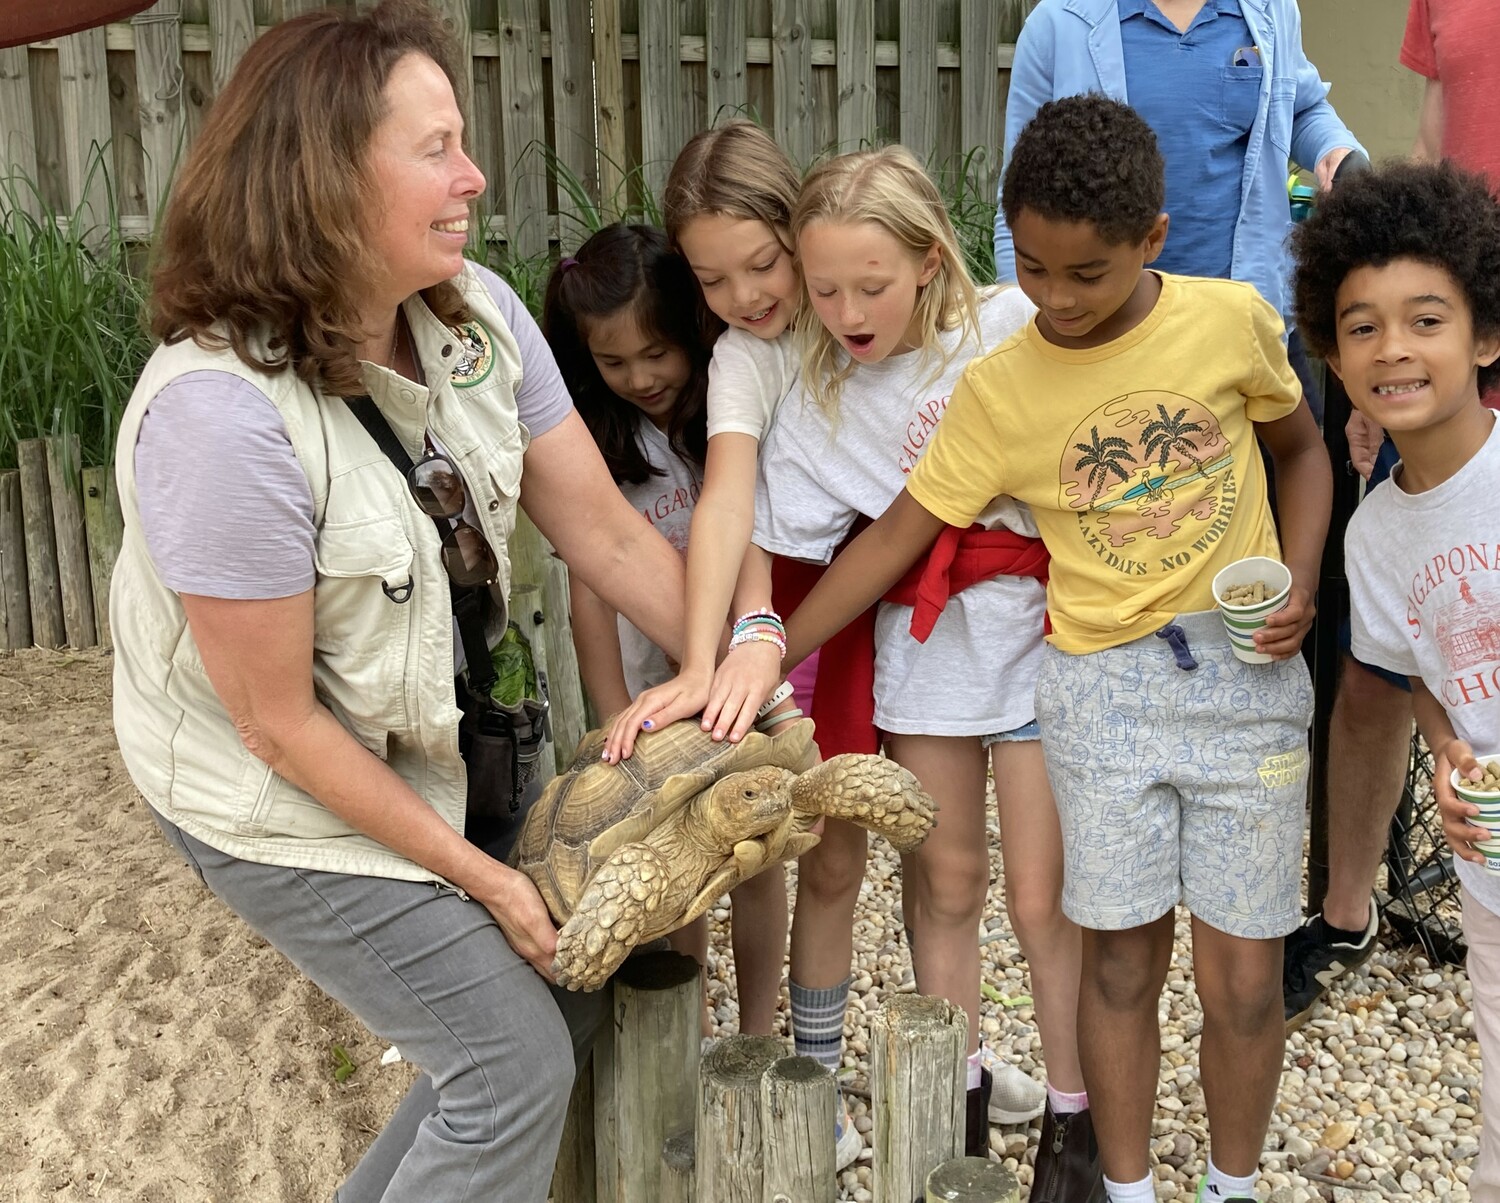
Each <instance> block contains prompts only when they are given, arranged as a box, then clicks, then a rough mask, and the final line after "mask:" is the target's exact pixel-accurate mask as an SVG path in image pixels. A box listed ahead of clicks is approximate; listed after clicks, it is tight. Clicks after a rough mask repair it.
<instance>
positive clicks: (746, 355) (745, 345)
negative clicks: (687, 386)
mask: <svg viewBox="0 0 1500 1203" xmlns="http://www.w3.org/2000/svg"><path fill="white" fill-rule="evenodd" d="M797 369H798V364H797V355H796V352H795V351H794V350H793V349H792V335H791V332H790V331H786V332H784V333H782V334H780V335H778V336H777V337H776V338H756V337H755V335H753V334H751V333H750V332H749V331H748V330H741V329H739V328H737V327H734V326H731V327H730V328H729V329H728V330H726V331H724V333H723V334H721V335H719V339H718V341H717V342H716V343H714V355H713V358H712V359H711V360H710V361H709V364H708V437H709V438H713V437H714V435H716V434H748V435H749V436H750V437H751V438H753V439H756V440H757V441H759V440H762V439H764V438H765V437H766V431H767V430H768V429H770V426H771V419H772V418H773V417H775V415H776V409H777V407H778V406H779V405H780V404H781V402H782V400H783V399H784V398H785V397H786V395H787V394H788V393H789V392H791V391H792V385H793V384H794V383H796V380H797Z"/></svg>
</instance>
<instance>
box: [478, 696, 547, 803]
mask: <svg viewBox="0 0 1500 1203" xmlns="http://www.w3.org/2000/svg"><path fill="white" fill-rule="evenodd" d="M464 693H465V694H467V693H468V691H467V690H465V691H464ZM462 705H463V707H464V715H463V718H462V719H461V720H460V722H459V725H458V750H459V752H460V753H461V754H462V755H463V758H464V768H465V769H466V770H467V772H468V776H469V792H468V806H467V812H468V817H469V819H471V820H473V819H496V818H508V817H509V816H510V815H513V814H515V813H516V811H517V809H518V808H519V807H520V805H521V795H522V793H523V792H524V791H525V789H526V786H527V785H528V784H529V783H530V782H531V781H532V779H533V778H535V777H536V774H537V769H538V768H539V767H540V758H541V751H542V743H543V741H544V740H545V739H546V736H547V703H546V702H545V701H536V700H535V699H532V698H527V699H525V700H524V701H523V702H521V704H520V705H519V706H502V705H500V704H499V703H498V702H495V701H493V700H489V701H479V700H477V699H475V698H473V696H472V695H470V696H468V697H467V698H465V699H464V700H463V702H462Z"/></svg>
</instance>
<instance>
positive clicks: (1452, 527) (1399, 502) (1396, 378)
mask: <svg viewBox="0 0 1500 1203" xmlns="http://www.w3.org/2000/svg"><path fill="white" fill-rule="evenodd" d="M1295 249H1296V254H1297V262H1298V268H1297V285H1296V303H1297V318H1298V321H1299V322H1301V323H1302V326H1303V329H1304V330H1305V331H1306V332H1307V338H1308V342H1309V343H1310V344H1311V345H1312V347H1313V348H1314V349H1315V350H1316V351H1318V352H1319V353H1320V354H1322V355H1323V356H1324V357H1325V358H1326V359H1327V361H1328V366H1329V367H1330V368H1332V369H1333V371H1334V372H1336V373H1337V374H1338V377H1339V379H1340V380H1342V381H1343V383H1344V388H1345V389H1346V390H1347V391H1348V394H1349V399H1350V400H1351V401H1352V402H1353V403H1354V404H1355V405H1356V406H1357V407H1358V408H1359V410H1360V411H1361V412H1362V413H1363V414H1365V416H1366V417H1368V418H1370V419H1371V420H1372V421H1373V422H1375V423H1376V424H1377V425H1380V426H1383V427H1384V428H1385V429H1386V430H1387V431H1389V432H1390V435H1391V438H1392V439H1393V440H1394V441H1395V444H1396V450H1397V451H1398V452H1400V455H1401V462H1400V463H1399V464H1398V465H1397V466H1396V468H1395V469H1394V471H1392V473H1391V475H1390V477H1389V479H1387V480H1385V481H1382V482H1381V483H1380V484H1378V485H1376V486H1375V487H1374V488H1373V489H1372V490H1371V491H1370V492H1369V493H1368V494H1367V495H1366V497H1365V499H1364V501H1363V502H1362V503H1361V504H1360V507H1359V508H1358V509H1357V510H1356V511H1355V512H1354V517H1353V518H1352V519H1351V520H1350V522H1349V529H1348V533H1347V534H1346V536H1345V543H1344V559H1345V564H1346V567H1347V573H1348V577H1349V593H1350V608H1351V611H1352V615H1353V626H1354V631H1353V650H1354V655H1355V656H1356V657H1358V658H1359V659H1360V660H1362V661H1364V662H1365V663H1368V664H1373V665H1376V666H1378V667H1380V668H1383V669H1385V670H1387V671H1388V672H1393V673H1401V674H1403V675H1405V676H1407V677H1408V678H1410V680H1411V687H1412V700H1413V703H1414V708H1415V710H1416V715H1417V725H1418V726H1419V727H1420V728H1421V730H1422V734H1423V735H1424V736H1425V737H1426V739H1427V745H1428V747H1430V748H1431V749H1432V752H1433V756H1434V759H1435V770H1434V772H1433V777H1432V780H1433V787H1434V790H1435V792H1436V794H1437V799H1438V805H1439V807H1440V809H1441V810H1442V814H1443V825H1444V830H1445V832H1446V835H1447V838H1448V843H1449V845H1450V846H1451V847H1452V849H1453V852H1454V856H1455V859H1456V865H1457V869H1458V876H1459V880H1460V881H1461V882H1462V883H1463V924H1464V934H1465V936H1466V937H1467V940H1468V945H1469V961H1468V969H1469V980H1470V982H1471V983H1472V985H1473V988H1474V1027H1475V1030H1476V1032H1477V1034H1478V1036H1479V1048H1480V1054H1481V1057H1482V1059H1483V1060H1484V1061H1490V1060H1492V1059H1494V1058H1497V1057H1500V874H1496V873H1492V872H1491V871H1490V870H1488V869H1487V868H1486V867H1485V857H1484V856H1483V855H1482V854H1481V853H1480V852H1479V851H1477V850H1476V849H1475V848H1474V844H1475V842H1477V841H1482V840H1488V839H1489V838H1490V832H1489V831H1488V830H1486V829H1482V828H1478V827H1472V826H1470V825H1469V820H1470V816H1473V815H1475V814H1477V811H1478V808H1477V807H1474V806H1470V805H1468V804H1467V803H1464V802H1462V801H1460V800H1459V799H1458V798H1457V797H1456V796H1455V794H1454V790H1453V786H1452V783H1451V781H1450V776H1449V774H1450V770H1451V769H1454V768H1457V769H1458V771H1459V772H1460V773H1461V774H1463V775H1464V776H1466V777H1472V778H1478V777H1479V776H1480V773H1479V765H1478V764H1477V762H1476V758H1475V752H1476V750H1477V751H1478V752H1479V753H1480V755H1482V756H1484V757H1485V758H1486V759H1489V758H1490V757H1491V756H1493V755H1494V754H1496V753H1500V646H1497V643H1496V640H1495V633H1496V632H1497V631H1500V575H1497V574H1500V554H1497V552H1496V547H1495V543H1494V529H1493V524H1494V522H1495V520H1496V517H1497V514H1500V506H1497V503H1496V498H1497V497H1500V433H1497V431H1500V424H1497V423H1496V420H1495V414H1494V412H1493V411H1492V410H1489V409H1486V408H1485V407H1484V405H1483V404H1482V402H1481V401H1480V397H1481V395H1482V394H1483V393H1484V392H1485V390H1486V389H1488V388H1490V387H1492V386H1493V385H1494V384H1495V383H1496V379H1497V377H1500V362H1497V361H1500V203H1497V202H1496V200H1495V199H1494V197H1493V196H1491V194H1490V192H1489V191H1488V189H1487V188H1486V185H1485V181H1484V180H1483V179H1482V178H1481V177H1480V176H1478V175H1475V174H1471V173H1469V172H1466V171H1463V170H1461V169H1460V168H1458V167H1455V166H1453V165H1451V164H1447V163H1443V164H1425V163H1424V164H1416V163H1407V164H1395V165H1392V166H1388V167H1384V168H1382V169H1381V170H1379V171H1377V172H1375V173H1373V174H1370V175H1367V176H1361V177H1359V178H1357V179H1354V180H1351V181H1349V183H1348V184H1346V185H1342V186H1340V188H1339V190H1338V191H1337V192H1335V193H1334V194H1333V195H1332V196H1331V197H1328V198H1326V199H1325V200H1324V201H1323V202H1322V203H1321V205H1320V206H1319V209H1318V211H1317V213H1316V214H1315V215H1314V216H1313V217H1312V218H1311V219H1310V220H1309V221H1308V222H1307V223H1306V224H1305V225H1304V226H1302V227H1301V228H1300V229H1299V230H1298V232H1297V238H1296V241H1295ZM1469 1194H1470V1196H1471V1197H1472V1198H1474V1199H1475V1200H1489V1201H1493V1200H1495V1199H1500V1113H1496V1112H1495V1111H1494V1110H1493V1109H1491V1108H1486V1109H1485V1116H1484V1121H1483V1127H1482V1129H1481V1132H1480V1143H1479V1159H1478V1161H1477V1162H1476V1164H1475V1166H1474V1173H1473V1176H1472V1177H1471V1178H1470V1179H1469Z"/></svg>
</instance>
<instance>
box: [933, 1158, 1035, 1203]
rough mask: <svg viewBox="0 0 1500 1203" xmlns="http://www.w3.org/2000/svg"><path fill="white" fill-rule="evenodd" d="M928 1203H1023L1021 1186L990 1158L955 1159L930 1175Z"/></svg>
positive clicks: (1014, 1177) (1011, 1175)
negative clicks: (1021, 1202)
mask: <svg viewBox="0 0 1500 1203" xmlns="http://www.w3.org/2000/svg"><path fill="white" fill-rule="evenodd" d="M924 1198H925V1199H926V1203H1020V1199H1021V1183H1020V1182H1019V1181H1018V1180H1017V1178H1016V1176H1015V1175H1014V1174H1012V1173H1011V1172H1010V1171H1009V1170H1008V1169H1006V1168H1005V1167H1004V1166H1003V1165H1001V1164H999V1163H998V1162H995V1161H991V1160H989V1158H987V1157H955V1158H954V1159H953V1160H952V1161H945V1162H943V1164H942V1165H940V1166H938V1167H937V1169H935V1170H933V1171H932V1173H930V1174H928V1175H927V1193H926V1195H925V1196H924Z"/></svg>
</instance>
